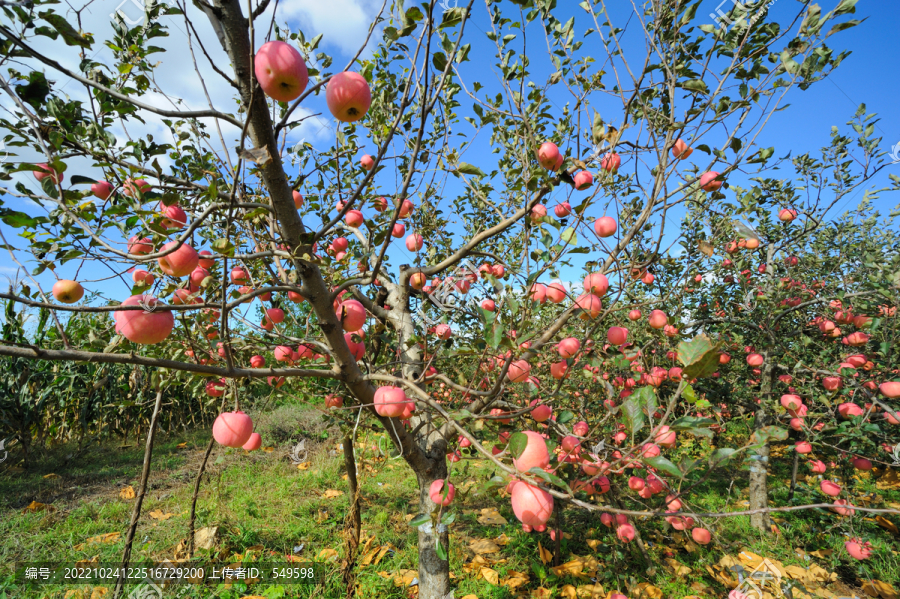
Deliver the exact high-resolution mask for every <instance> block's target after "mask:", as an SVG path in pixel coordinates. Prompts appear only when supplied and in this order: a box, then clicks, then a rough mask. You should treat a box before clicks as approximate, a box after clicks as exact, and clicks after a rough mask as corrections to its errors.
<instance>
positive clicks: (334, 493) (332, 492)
mask: <svg viewBox="0 0 900 599" xmlns="http://www.w3.org/2000/svg"><path fill="white" fill-rule="evenodd" d="M343 494H344V492H343V491H339V490H338V489H328V490H327V491H325V492H324V493H323V494H322V497H324V498H325V499H334V498H335V497H341V496H342V495H343Z"/></svg>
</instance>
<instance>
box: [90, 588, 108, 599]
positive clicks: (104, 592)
mask: <svg viewBox="0 0 900 599" xmlns="http://www.w3.org/2000/svg"><path fill="white" fill-rule="evenodd" d="M107 596H112V593H110V592H109V589H108V588H106V587H94V590H93V591H91V599H103V597H107Z"/></svg>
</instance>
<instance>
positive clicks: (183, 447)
mask: <svg viewBox="0 0 900 599" xmlns="http://www.w3.org/2000/svg"><path fill="white" fill-rule="evenodd" d="M175 449H187V441H185V442H184V443H179V444H178V445H176V446H175Z"/></svg>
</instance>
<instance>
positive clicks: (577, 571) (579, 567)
mask: <svg viewBox="0 0 900 599" xmlns="http://www.w3.org/2000/svg"><path fill="white" fill-rule="evenodd" d="M552 570H553V573H554V574H556V575H557V576H565V575H568V576H584V560H583V559H581V558H580V557H578V558H575V559H573V560H571V561H568V562H566V563H564V564H562V565H559V566H556V567H555V568H552Z"/></svg>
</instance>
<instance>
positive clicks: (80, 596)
mask: <svg viewBox="0 0 900 599" xmlns="http://www.w3.org/2000/svg"><path fill="white" fill-rule="evenodd" d="M86 590H87V589H72V590H69V591H66V594H65V595H64V596H63V597H64V599H85V595H84V593H85V591H86Z"/></svg>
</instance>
